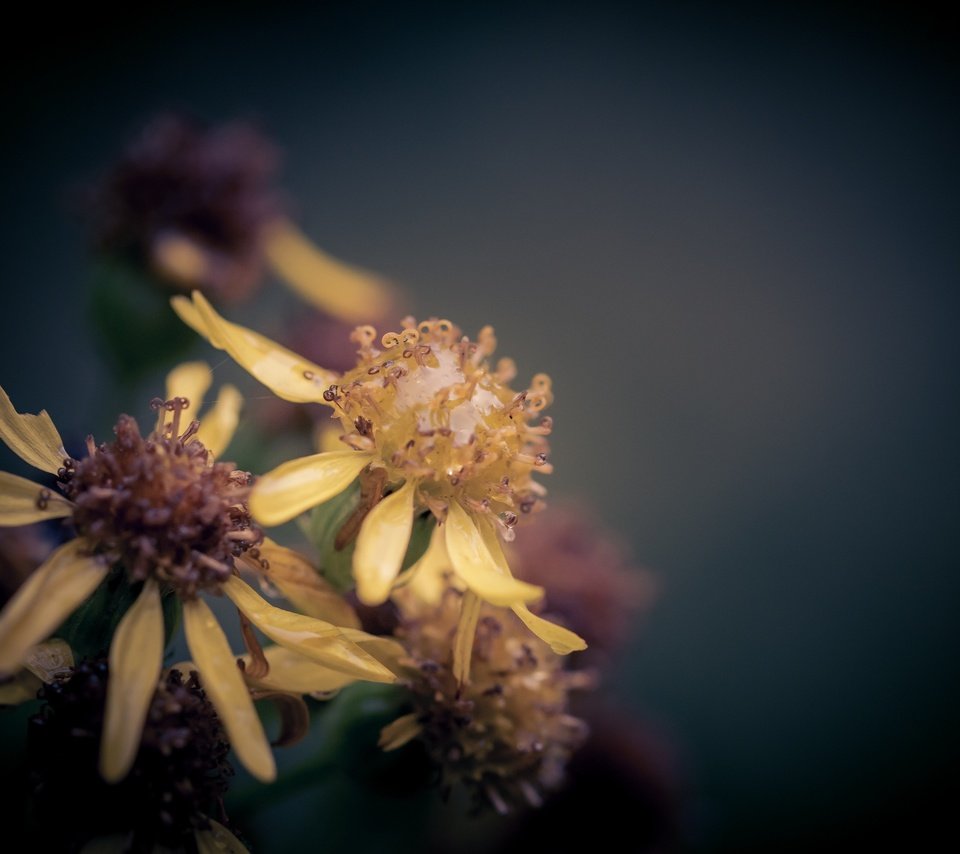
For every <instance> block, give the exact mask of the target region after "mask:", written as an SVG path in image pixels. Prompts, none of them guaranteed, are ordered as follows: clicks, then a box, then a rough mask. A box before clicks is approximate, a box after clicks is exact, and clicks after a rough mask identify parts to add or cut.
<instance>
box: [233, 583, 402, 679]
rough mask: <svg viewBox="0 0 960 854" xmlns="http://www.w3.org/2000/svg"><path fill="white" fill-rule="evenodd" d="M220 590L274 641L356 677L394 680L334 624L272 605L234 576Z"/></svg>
mask: <svg viewBox="0 0 960 854" xmlns="http://www.w3.org/2000/svg"><path fill="white" fill-rule="evenodd" d="M223 592H224V593H226V594H227V596H229V597H230V599H231V600H232V601H233V604H234V605H236V606H237V607H238V608H239V609H240V610H241V611H243V613H244V614H245V615H246V616H247V618H248V619H249V620H250V622H251V623H253V624H254V625H255V626H256V627H257V628H258V629H260V631H261V632H263V633H264V634H265V635H266V636H267V637H268V638H270V639H271V640H272V641H274V642H275V643H279V644H282V645H283V646H286V647H288V648H290V649H292V650H293V651H294V652H298V653H300V654H301V655H305V656H306V657H307V658H311V659H313V660H314V661H319V662H320V663H321V664H325V665H326V666H327V667H329V668H331V669H332V670H339V671H340V672H341V673H346V674H348V675H350V676H355V677H357V678H358V679H366V680H368V681H372V682H395V681H396V679H395V677H394V675H393V674H392V673H391V672H390V671H389V670H388V669H387V668H386V667H384V666H383V665H382V664H381V663H380V662H379V661H377V660H376V659H375V658H374V657H373V656H372V655H371V654H370V653H368V652H366V651H365V650H363V649H362V648H361V647H360V646H359V644H357V643H355V642H354V641H351V640H349V639H348V638H346V637H345V636H344V633H343V632H342V631H341V630H340V629H339V628H338V627H337V626H333V625H331V624H330V623H326V622H324V621H322V620H317V619H314V618H313V617H305V616H303V615H302V614H294V613H293V612H292V611H284V610H282V609H281V608H275V607H274V606H273V605H271V604H270V603H269V602H267V601H265V600H264V599H263V598H261V597H260V596H259V595H258V594H257V593H256V591H254V590H253V588H251V587H250V586H249V585H248V584H246V583H244V582H243V581H241V580H240V579H239V578H237V577H235V576H234V577H231V578H229V579H227V581H226V582H225V583H224V585H223Z"/></svg>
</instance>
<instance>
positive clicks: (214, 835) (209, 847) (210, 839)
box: [194, 818, 250, 854]
mask: <svg viewBox="0 0 960 854" xmlns="http://www.w3.org/2000/svg"><path fill="white" fill-rule="evenodd" d="M207 820H208V821H209V822H210V828H209V829H208V830H198V831H197V832H196V833H195V834H194V836H195V838H196V840H197V854H250V852H249V851H247V848H246V846H245V845H244V844H243V843H242V842H241V841H240V840H239V839H237V837H236V836H234V835H233V834H232V833H231V832H230V831H229V830H227V829H226V828H225V827H224V826H223V825H222V824H220V823H219V822H216V821H214V820H213V819H212V818H210V819H207Z"/></svg>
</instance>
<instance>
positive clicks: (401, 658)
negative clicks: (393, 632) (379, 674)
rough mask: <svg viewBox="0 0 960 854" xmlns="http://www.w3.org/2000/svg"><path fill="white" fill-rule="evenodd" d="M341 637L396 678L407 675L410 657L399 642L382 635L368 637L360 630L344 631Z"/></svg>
mask: <svg viewBox="0 0 960 854" xmlns="http://www.w3.org/2000/svg"><path fill="white" fill-rule="evenodd" d="M343 636H344V637H345V638H346V639H347V640H350V641H353V642H354V643H355V644H357V646H359V647H361V648H362V649H364V650H366V651H367V652H369V653H370V655H372V656H373V657H374V658H375V659H377V661H379V662H380V663H381V664H382V665H383V666H384V667H386V668H387V669H388V670H390V671H391V672H392V673H394V674H395V675H396V676H401V677H402V676H406V675H408V672H409V661H410V656H409V654H408V653H407V650H406V648H405V647H404V646H403V644H402V643H400V642H399V641H397V640H394V639H393V638H390V637H386V636H384V635H369V634H367V633H366V632H364V631H361V630H360V629H344V630H343Z"/></svg>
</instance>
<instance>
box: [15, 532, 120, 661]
mask: <svg viewBox="0 0 960 854" xmlns="http://www.w3.org/2000/svg"><path fill="white" fill-rule="evenodd" d="M85 545H86V544H85V543H84V541H83V540H70V542H68V543H65V544H64V545H62V546H60V548H58V549H57V550H56V551H54V552H53V554H51V555H50V557H48V558H47V560H46V561H44V563H43V564H42V565H41V566H40V567H39V568H38V569H37V570H36V571H35V572H34V573H33V574H32V575H31V576H30V577H29V578H28V579H27V580H26V581H25V582H24V583H23V584H22V585H21V586H20V588H19V589H18V590H17V592H16V593H14V594H13V596H12V598H11V599H10V601H9V602H7V604H6V606H5V607H4V609H3V611H2V612H0V675H2V674H9V673H13V672H15V671H16V670H19V669H20V666H21V664H22V663H23V661H24V657H25V656H26V654H27V651H28V650H29V649H30V647H32V646H33V645H34V644H37V643H39V642H40V641H42V640H44V639H45V638H46V637H47V636H48V635H49V634H50V633H51V632H52V631H53V630H54V629H55V628H56V627H57V626H59V625H60V623H62V622H63V621H64V620H65V619H66V618H67V617H68V616H70V614H71V613H72V612H73V611H74V610H75V609H76V608H77V606H79V605H80V603H81V602H83V600H84V599H86V598H87V597H88V596H89V595H90V594H91V593H93V591H94V590H95V589H96V588H97V586H98V585H99V584H100V582H101V581H103V579H104V576H106V574H107V567H106V566H104V564H103V563H102V562H101V561H100V560H98V559H97V558H95V557H89V556H87V555H83V554H81V553H80V552H81V549H82V547H83V546H85Z"/></svg>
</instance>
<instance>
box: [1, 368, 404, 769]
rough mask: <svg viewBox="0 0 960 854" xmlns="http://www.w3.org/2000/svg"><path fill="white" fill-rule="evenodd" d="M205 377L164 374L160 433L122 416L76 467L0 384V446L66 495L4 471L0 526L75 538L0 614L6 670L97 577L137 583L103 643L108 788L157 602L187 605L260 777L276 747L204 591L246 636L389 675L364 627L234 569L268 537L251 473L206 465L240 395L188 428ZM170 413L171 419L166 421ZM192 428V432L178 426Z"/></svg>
mask: <svg viewBox="0 0 960 854" xmlns="http://www.w3.org/2000/svg"><path fill="white" fill-rule="evenodd" d="M209 383H210V370H209V368H208V367H207V366H206V365H205V364H203V363H190V364H187V365H184V366H181V367H180V368H179V369H177V370H175V371H174V372H173V373H171V375H170V377H169V379H168V390H167V400H166V401H159V400H157V401H155V402H154V403H155V406H156V408H157V409H158V411H159V419H158V423H157V426H156V428H155V429H154V430H153V431H152V432H151V433H150V434H149V435H148V436H146V437H143V436H142V435H141V434H140V430H139V428H138V426H137V423H136V422H135V421H134V420H133V419H132V418H130V417H129V416H126V415H124V416H121V417H120V420H119V421H118V422H117V426H116V428H115V433H116V439H115V441H113V442H111V443H108V444H102V445H99V446H97V445H95V444H94V441H93V439H92V437H91V438H88V440H87V456H86V457H84V458H83V459H80V460H74V459H73V458H71V457H70V456H69V455H68V454H67V453H66V451H65V450H64V449H63V443H62V441H61V439H60V435H59V433H58V432H57V430H56V427H54V425H53V422H52V421H51V419H50V416H49V415H47V413H46V412H41V413H40V414H39V415H28V414H20V413H18V412H16V410H15V409H14V408H13V406H12V404H11V403H10V399H9V398H8V397H7V395H6V393H5V392H3V391H2V389H0V438H2V439H3V440H4V441H5V442H6V443H7V445H9V446H10V448H11V449H12V450H13V451H14V452H16V453H17V454H18V455H19V456H20V457H21V458H22V459H23V460H25V461H26V462H28V463H30V464H31V465H34V466H35V467H37V468H39V469H41V470H42V471H46V472H49V473H51V474H55V475H56V476H57V478H58V481H59V483H58V486H59V489H60V492H59V493H58V492H54V491H53V490H51V489H46V488H44V487H42V486H40V485H38V484H35V483H33V482H31V481H29V480H26V479H25V478H21V477H17V476H14V475H11V474H6V473H0V524H2V525H21V524H26V523H29V522H34V521H38V520H41V519H49V518H57V517H67V518H69V519H70V520H71V521H72V523H73V526H74V528H75V529H76V537H75V538H74V539H72V540H69V541H68V542H67V543H65V544H64V545H62V546H61V547H60V548H58V549H57V550H56V551H54V552H53V554H52V555H51V556H50V557H49V559H48V560H47V561H46V562H45V563H44V564H43V565H42V566H41V567H40V568H39V569H37V571H36V572H35V573H34V574H33V575H31V576H30V578H29V579H28V580H27V581H26V583H24V584H23V586H22V587H21V588H20V589H19V590H18V591H17V593H16V594H15V595H14V596H13V597H12V598H11V600H10V601H9V602H8V603H7V605H6V607H5V608H4V609H3V611H2V612H0V676H2V675H4V674H8V675H9V674H13V673H14V672H16V671H17V670H18V669H19V668H20V666H21V664H22V662H23V660H24V658H25V656H26V654H27V652H28V650H29V649H30V648H31V647H32V646H33V645H34V644H36V643H37V642H39V641H41V640H43V639H44V638H46V637H47V636H48V635H49V634H50V633H51V632H52V631H53V630H54V629H55V628H56V627H57V626H58V625H59V624H60V623H61V622H62V621H63V620H64V619H65V618H66V617H67V616H68V615H69V614H70V613H71V612H72V611H73V610H74V609H76V608H77V606H79V605H80V604H81V603H82V602H83V601H84V600H85V599H86V598H87V597H88V596H90V595H91V594H92V593H93V591H94V590H95V589H96V588H97V587H98V586H99V584H100V583H101V582H102V581H103V580H104V578H105V577H106V575H107V574H108V572H109V571H110V568H111V567H112V566H114V565H117V566H120V567H122V568H123V571H125V573H126V577H127V579H128V582H129V583H130V584H136V585H142V589H141V591H140V592H139V594H138V596H137V599H136V601H135V602H134V604H133V605H132V606H131V607H130V609H129V610H128V611H127V612H126V614H125V615H124V617H123V618H122V620H121V621H120V624H119V626H118V627H117V629H116V632H115V633H114V636H113V640H112V643H111V645H110V658H109V661H110V671H111V673H112V678H111V681H110V688H109V691H108V695H107V704H106V711H105V714H104V720H105V724H104V727H105V731H104V737H103V739H102V749H101V771H102V773H103V776H104V777H105V778H106V779H107V780H109V781H116V780H119V779H122V778H123V777H124V775H125V774H126V773H127V772H128V771H129V769H130V766H131V763H132V762H133V759H134V756H135V755H136V749H137V745H138V744H139V743H140V733H141V730H142V728H143V722H144V720H145V716H146V715H147V711H148V709H149V703H150V697H151V696H152V695H153V692H154V690H155V687H156V684H157V679H158V678H159V675H160V669H161V666H162V658H163V646H164V620H163V610H162V604H161V596H162V595H164V594H173V595H176V596H177V597H178V599H179V600H180V602H181V604H182V609H183V621H184V628H185V632H186V639H187V644H188V646H189V647H190V651H191V655H192V657H193V660H194V661H195V663H196V667H197V670H198V671H199V672H200V674H201V676H202V678H203V681H204V686H205V690H206V691H207V694H208V695H209V697H210V700H211V702H212V703H213V705H214V706H215V708H216V709H217V712H218V714H219V715H220V718H221V719H222V721H223V724H224V727H225V728H226V731H227V733H228V735H229V736H230V741H231V743H232V744H233V746H234V748H235V750H236V751H237V756H238V758H239V759H240V761H241V762H242V763H243V764H244V765H245V766H246V767H247V768H249V769H250V771H251V773H253V774H254V775H255V776H257V777H258V778H260V779H263V780H270V779H272V778H273V777H274V775H275V765H274V760H273V755H272V753H271V751H270V746H269V744H268V742H267V739H266V736H265V735H264V732H263V727H262V725H261V723H260V720H259V718H258V717H257V714H256V711H255V709H254V706H253V702H252V700H251V699H250V695H249V692H248V690H247V686H246V684H245V683H244V679H243V677H242V675H241V673H240V671H239V670H238V668H237V666H236V663H235V659H234V656H233V654H232V653H231V651H230V647H229V646H228V644H227V640H226V637H225V635H224V633H223V630H222V629H221V628H220V626H219V624H218V623H217V621H216V619H215V618H214V615H213V612H212V611H211V610H210V608H209V606H208V605H207V604H206V603H205V602H204V600H203V598H201V596H200V595H199V594H201V593H208V594H213V595H219V594H222V593H225V594H226V595H227V596H228V597H229V598H230V599H231V600H232V601H233V602H234V604H235V605H236V606H237V608H238V610H239V611H240V613H241V622H242V623H243V625H244V627H245V629H246V630H247V631H246V635H247V636H248V637H252V632H250V631H249V625H248V624H247V623H248V621H249V623H252V624H253V625H255V626H257V628H259V629H260V630H261V631H262V632H263V633H264V634H265V635H266V636H267V637H269V638H271V639H272V640H273V641H275V642H276V643H279V644H282V645H285V646H289V647H291V648H293V649H295V650H297V651H298V652H299V653H301V654H302V655H304V656H306V657H307V658H310V659H313V660H315V661H317V662H319V663H321V664H324V665H326V666H328V667H330V668H332V669H334V670H338V671H342V672H345V673H346V674H349V675H350V676H352V677H356V678H363V679H370V680H373V681H387V682H391V681H393V680H394V676H393V674H392V673H391V672H390V671H389V670H388V669H387V668H385V667H384V666H383V665H382V664H380V663H379V662H378V661H377V660H376V659H375V658H374V657H373V656H372V655H371V654H370V653H369V652H367V651H366V650H365V649H363V648H362V646H361V645H360V644H359V643H358V640H360V641H362V640H363V637H364V636H363V633H361V632H358V631H356V630H355V629H352V628H349V629H347V630H346V631H349V632H350V633H351V634H350V637H348V636H347V635H346V634H345V630H341V628H340V627H338V626H336V625H333V624H331V623H329V622H326V621H322V620H318V619H316V618H312V617H307V616H302V615H300V614H294V613H292V612H289V611H284V610H281V609H279V608H276V607H274V606H273V605H270V604H269V603H267V602H266V601H264V600H263V599H262V598H261V597H260V596H259V595H258V594H257V593H256V592H255V591H254V590H253V589H252V588H251V587H249V586H248V585H247V584H246V583H245V582H243V581H242V580H241V579H240V578H239V577H237V575H236V569H235V566H234V562H235V561H236V560H237V559H238V558H242V557H244V556H247V557H248V558H249V556H250V554H251V552H252V551H253V550H255V549H256V548H257V546H258V545H259V544H260V541H261V540H262V537H263V535H262V533H261V532H260V531H259V529H258V528H257V527H256V526H255V525H254V523H253V520H252V519H251V517H250V514H249V512H248V510H247V505H246V501H247V498H248V495H249V491H250V481H251V477H250V475H249V474H247V473H246V472H240V471H237V470H235V468H234V466H233V465H232V464H231V463H225V462H215V460H214V457H215V455H216V454H217V453H219V452H221V451H222V450H223V449H224V448H225V447H226V445H227V443H228V442H229V440H230V437H231V436H232V434H233V430H234V428H235V426H236V423H237V413H238V409H239V406H240V397H239V394H238V393H237V392H236V391H235V390H234V389H232V388H231V387H224V388H223V389H222V390H221V392H220V395H219V397H218V399H217V402H216V404H215V406H214V407H213V409H212V410H211V412H210V413H209V414H208V415H207V416H206V417H205V418H204V419H203V420H202V421H197V420H193V415H194V413H195V412H196V411H197V410H198V408H199V403H200V399H201V398H202V396H203V394H204V393H205V391H206V390H207V388H208V386H209ZM168 418H169V420H168ZM184 425H186V426H184Z"/></svg>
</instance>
